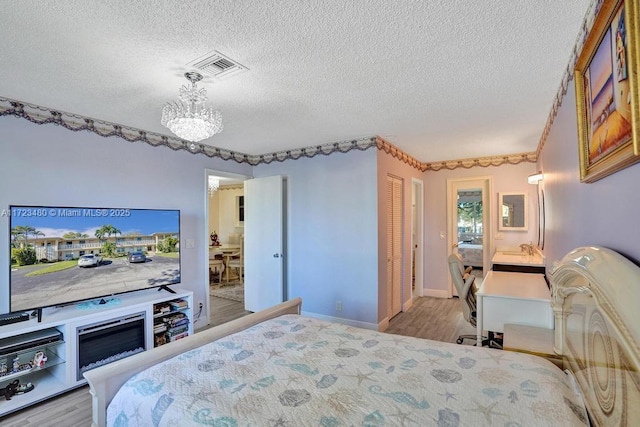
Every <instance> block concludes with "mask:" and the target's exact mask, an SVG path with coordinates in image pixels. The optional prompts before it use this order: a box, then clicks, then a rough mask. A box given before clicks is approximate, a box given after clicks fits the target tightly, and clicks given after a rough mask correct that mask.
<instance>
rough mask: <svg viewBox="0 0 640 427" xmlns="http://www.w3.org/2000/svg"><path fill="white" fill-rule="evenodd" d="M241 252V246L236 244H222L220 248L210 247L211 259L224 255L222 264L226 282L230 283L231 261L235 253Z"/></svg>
mask: <svg viewBox="0 0 640 427" xmlns="http://www.w3.org/2000/svg"><path fill="white" fill-rule="evenodd" d="M238 251H240V245H235V244H222V245H219V246H210V247H209V259H211V257H212V256H214V257H215V255H222V263H223V265H224V270H223V272H224V276H225V282H226V283H229V268H228V264H229V260H230V259H231V257H232V256H233V254H234V253H236V252H238Z"/></svg>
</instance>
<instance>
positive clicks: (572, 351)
mask: <svg viewBox="0 0 640 427" xmlns="http://www.w3.org/2000/svg"><path fill="white" fill-rule="evenodd" d="M550 281H551V295H552V303H551V304H552V306H553V310H554V313H555V321H556V323H555V325H556V326H555V328H556V332H555V342H554V349H555V351H556V353H558V354H562V355H563V358H564V363H565V368H566V369H569V370H570V371H571V372H573V374H574V376H575V377H576V380H577V382H578V385H579V386H580V389H581V390H582V393H583V394H584V398H585V404H586V406H587V409H588V411H589V416H590V417H591V421H592V422H593V423H594V424H595V425H602V426H605V425H606V426H612V425H621V426H633V425H640V374H639V372H638V369H639V367H640V345H639V343H640V267H638V266H637V265H635V264H634V263H632V262H631V261H629V260H628V259H627V258H625V257H623V256H622V255H620V254H619V253H617V252H615V251H612V250H611V249H607V248H603V247H582V248H578V249H575V250H574V251H571V252H570V253H569V254H567V255H566V256H565V257H564V258H563V259H562V260H561V261H560V262H558V263H555V264H554V266H553V267H552V269H551V273H550Z"/></svg>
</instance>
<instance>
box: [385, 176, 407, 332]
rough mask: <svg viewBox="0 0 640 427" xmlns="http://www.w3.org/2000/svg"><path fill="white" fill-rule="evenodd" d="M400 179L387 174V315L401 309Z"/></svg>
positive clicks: (393, 314)
mask: <svg viewBox="0 0 640 427" xmlns="http://www.w3.org/2000/svg"><path fill="white" fill-rule="evenodd" d="M402 184H403V183H402V180H400V179H398V178H395V177H392V176H387V316H388V318H389V319H391V318H392V317H393V316H395V315H396V314H398V313H400V311H402V200H403V197H402V191H403V188H402V187H403V185H402Z"/></svg>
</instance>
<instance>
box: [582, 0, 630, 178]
mask: <svg viewBox="0 0 640 427" xmlns="http://www.w3.org/2000/svg"><path fill="white" fill-rule="evenodd" d="M638 3H639V0H626V1H624V0H604V1H603V2H602V4H601V5H600V9H599V11H598V12H597V15H596V17H595V20H594V23H593V27H592V28H591V31H590V32H589V35H588V36H587V38H586V40H585V43H584V46H583V48H582V52H581V53H580V56H579V58H578V60H577V62H576V67H575V74H574V77H575V78H574V80H575V87H576V108H577V115H578V146H579V153H580V180H581V181H582V182H594V181H597V180H599V179H601V178H604V177H605V176H607V175H610V174H612V173H614V172H617V171H619V170H620V169H623V168H625V167H627V166H630V165H632V164H634V163H636V162H638V161H640V112H639V111H638V109H639V108H640V105H639V104H638V90H639V89H638V55H639V51H638V32H639V30H638V26H639V25H640V21H639V20H638V19H639V16H638Z"/></svg>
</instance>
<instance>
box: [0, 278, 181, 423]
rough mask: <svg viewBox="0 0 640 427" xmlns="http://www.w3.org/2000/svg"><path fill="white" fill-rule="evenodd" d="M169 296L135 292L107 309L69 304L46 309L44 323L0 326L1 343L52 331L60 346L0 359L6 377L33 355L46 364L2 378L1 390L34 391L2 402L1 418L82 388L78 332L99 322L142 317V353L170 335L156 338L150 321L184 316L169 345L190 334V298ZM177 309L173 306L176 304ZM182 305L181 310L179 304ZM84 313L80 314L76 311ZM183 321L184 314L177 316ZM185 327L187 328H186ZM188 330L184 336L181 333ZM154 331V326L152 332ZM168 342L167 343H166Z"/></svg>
mask: <svg viewBox="0 0 640 427" xmlns="http://www.w3.org/2000/svg"><path fill="white" fill-rule="evenodd" d="M173 290H174V291H175V292H176V293H175V294H172V293H169V292H167V291H166V290H161V291H158V289H157V288H153V289H147V290H143V291H136V292H132V293H127V294H121V295H116V296H114V297H112V298H116V299H117V301H112V302H111V303H110V304H104V305H99V304H87V303H85V304H73V305H68V306H64V307H52V308H45V309H43V312H42V321H41V322H38V320H37V319H35V318H33V319H31V320H29V321H27V322H19V323H13V324H9V325H5V326H0V340H2V339H5V338H9V337H20V336H21V335H24V334H28V333H30V332H35V331H42V330H45V329H49V328H55V329H57V330H58V331H60V332H61V333H62V338H63V339H62V340H61V341H57V342H52V343H49V344H45V345H41V346H38V347H37V348H36V347H32V348H28V349H25V350H18V351H15V352H10V353H7V354H2V353H0V366H1V365H2V363H3V362H4V363H5V364H6V365H7V366H8V370H9V372H10V371H11V370H12V360H13V359H14V358H15V357H16V356H18V359H19V360H20V364H23V363H27V362H28V361H29V360H31V359H32V358H33V355H34V354H35V352H36V351H43V352H44V353H45V354H46V355H47V357H48V359H47V361H46V362H45V364H44V366H43V367H42V368H37V367H36V368H32V369H26V370H24V371H19V372H10V373H8V374H6V373H5V374H4V375H0V388H2V387H5V386H6V385H7V384H9V383H11V382H12V381H14V380H16V379H18V380H19V381H20V384H26V383H27V382H31V383H32V384H34V386H35V387H34V389H33V390H31V391H30V392H27V393H24V394H16V395H14V396H13V397H12V398H11V400H6V399H5V398H4V396H0V417H2V416H4V415H7V414H9V413H11V412H14V411H17V410H19V409H22V408H25V407H27V406H30V405H33V404H35V403H37V402H40V401H42V400H45V399H48V398H50V397H53V396H55V395H58V394H61V393H63V392H65V391H68V390H71V389H73V388H76V387H80V386H82V385H84V384H86V380H85V379H84V378H83V377H82V376H81V375H80V377H81V378H80V379H78V371H79V366H78V364H79V360H80V355H79V353H78V349H79V345H78V343H79V338H78V331H79V330H83V329H86V328H87V327H89V328H90V327H91V326H92V325H96V324H99V323H101V322H107V323H109V321H111V320H114V319H120V318H128V317H129V316H134V315H139V314H142V315H143V317H144V350H149V349H152V348H153V347H154V344H158V345H160V344H162V342H164V340H162V341H160V342H159V340H158V338H157V336H159V335H160V334H164V333H167V334H168V335H167V336H169V332H165V331H163V332H158V333H156V334H154V321H155V323H161V322H162V321H163V320H165V318H166V317H167V316H171V315H172V313H173V314H175V313H183V314H184V316H186V318H187V319H188V323H185V322H184V321H183V322H181V323H182V325H181V329H180V333H176V334H174V336H173V337H172V338H171V339H177V338H180V337H181V336H186V335H192V334H193V312H192V310H193V292H191V291H187V290H184V289H178V288H174V289H173ZM178 300H183V301H185V302H186V306H183V307H171V313H166V312H163V313H158V311H159V309H160V308H161V307H162V306H166V305H168V304H167V303H168V302H170V301H178ZM174 305H177V304H174ZM183 305H184V304H183ZM79 307H83V308H79ZM178 316H182V314H178ZM185 325H186V328H185ZM184 329H186V330H185V331H184V332H182V330H184ZM157 330H158V325H156V331H157ZM169 340H170V339H169V338H167V340H166V341H169Z"/></svg>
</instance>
